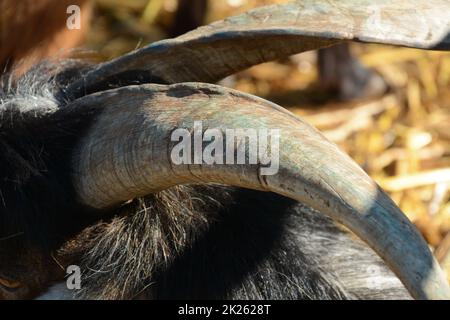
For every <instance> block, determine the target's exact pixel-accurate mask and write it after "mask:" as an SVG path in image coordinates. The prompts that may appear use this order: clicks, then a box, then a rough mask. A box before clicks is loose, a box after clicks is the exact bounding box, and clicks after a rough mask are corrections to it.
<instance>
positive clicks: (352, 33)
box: [67, 0, 450, 99]
mask: <svg viewBox="0 0 450 320" xmlns="http://www.w3.org/2000/svg"><path fill="white" fill-rule="evenodd" d="M449 12H450V8H449V4H448V1H447V0H429V1H421V2H420V4H418V3H417V2H414V1H412V2H408V1H403V0H386V1H377V2H376V3H373V2H371V1H368V0H359V1H355V0H319V1H316V0H313V1H312V0H311V1H310V0H302V1H295V2H292V3H287V4H280V5H272V6H267V7H261V8H258V9H255V10H252V11H249V12H247V13H245V14H243V15H240V16H235V17H232V18H229V19H226V20H223V21H220V22H216V23H213V24H211V25H208V26H205V27H201V28H199V29H197V30H194V31H192V32H189V33H187V34H185V35H183V36H180V37H178V38H175V39H169V40H163V41H160V42H156V43H154V44H151V45H149V46H147V47H145V48H142V49H140V50H137V51H134V52H131V53H129V54H127V55H125V56H122V57H120V58H117V59H115V60H112V61H110V62H106V63H103V64H100V65H99V66H98V67H96V68H95V69H94V70H92V71H91V72H89V73H87V74H86V76H85V77H84V78H83V79H82V80H80V81H78V82H75V83H74V84H73V85H71V86H70V87H69V88H68V89H67V94H68V95H69V96H70V97H71V98H72V99H74V98H77V97H80V96H82V95H85V94H89V93H92V92H95V91H97V90H98V88H102V89H103V88H105V85H107V84H108V83H111V82H112V83H114V82H120V81H121V79H122V78H124V77H126V75H127V74H128V76H130V75H132V74H133V75H134V76H135V77H136V75H137V74H139V77H141V79H142V78H143V79H146V81H144V82H157V81H153V80H152V79H154V80H156V79H158V81H160V82H164V83H167V84H171V83H179V82H190V81H198V82H210V83H214V82H216V81H218V80H220V79H222V78H224V77H226V76H228V75H230V74H233V73H236V72H237V71H240V70H243V69H245V68H248V67H251V66H253V65H256V64H259V63H262V62H266V61H270V60H275V59H278V58H283V57H286V56H289V55H291V54H295V53H300V52H304V51H308V50H313V49H319V48H322V47H326V46H329V45H332V44H335V43H338V42H340V41H343V40H354V41H361V42H373V43H385V44H395V45H402V46H408V47H414V48H422V49H442V50H450V18H449ZM102 83H103V85H102Z"/></svg>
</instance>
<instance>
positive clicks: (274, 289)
mask: <svg viewBox="0 0 450 320" xmlns="http://www.w3.org/2000/svg"><path fill="white" fill-rule="evenodd" d="M86 68H89V66H88V65H86V64H80V63H79V62H75V61H69V62H58V63H57V64H52V63H49V62H46V63H43V64H40V65H39V66H37V67H35V68H34V69H33V70H31V71H30V72H29V73H27V74H25V75H24V76H23V77H22V78H21V79H18V80H16V81H14V80H11V79H6V80H4V81H3V86H2V88H1V89H0V97H1V105H0V157H1V166H0V177H1V178H0V179H1V180H0V196H1V197H0V200H1V202H0V278H1V277H6V278H9V279H15V280H17V281H20V282H21V283H23V287H21V288H20V290H18V291H17V292H7V291H5V290H3V291H2V290H1V288H0V298H33V297H39V298H41V299H48V298H50V299H56V298H63V299H66V298H77V299H187V298H189V299H197V298H201V299H407V298H409V297H410V296H409V294H408V293H407V291H406V289H405V288H404V287H403V285H402V284H401V283H400V281H399V280H398V279H397V278H396V277H395V276H394V275H393V273H392V272H391V271H390V270H388V268H387V267H386V265H385V264H384V262H383V261H381V259H380V258H379V257H378V256H377V255H376V254H375V253H374V252H373V251H372V250H371V249H370V248H368V247H367V246H366V245H365V244H363V243H362V242H361V241H360V240H359V239H357V238H356V237H355V236H354V235H353V234H351V233H350V232H348V231H346V230H344V229H343V228H342V227H340V226H338V225H336V224H335V223H334V222H333V221H331V220H330V219H329V218H326V217H325V216H323V215H322V214H320V213H319V212H315V211H314V210H312V209H310V208H308V207H305V206H303V205H302V204H300V203H297V202H295V201H292V200H290V199H287V198H284V197H282V196H279V195H276V194H271V193H263V192H259V191H252V190H246V189H241V188H234V187H226V186H221V185H188V186H177V187H173V188H170V189H168V190H165V191H162V192H158V193H155V194H151V195H148V196H147V197H145V198H140V199H134V200H132V201H130V202H128V203H124V204H123V205H122V206H121V207H120V208H118V209H115V210H110V211H107V212H97V211H95V210H92V209H90V208H85V207H83V206H81V205H80V204H79V203H78V202H77V199H76V195H75V193H74V191H73V187H72V184H71V171H70V170H71V167H70V166H71V162H70V159H71V153H72V151H73V149H74V146H75V145H76V143H77V142H78V140H79V139H80V138H81V137H82V135H83V132H84V130H85V129H86V127H88V126H89V123H91V122H92V121H95V117H92V115H89V114H80V115H79V117H77V118H72V119H66V118H61V117H60V115H59V113H58V110H61V109H62V108H66V107H68V101H67V100H65V99H64V98H63V97H64V96H67V95H66V94H65V92H64V90H65V87H66V85H67V83H69V82H70V81H72V80H73V79H75V78H78V77H81V76H82V74H83V70H85V69H86ZM69 96H70V93H69ZM69 264H77V265H79V266H80V267H81V270H82V272H83V274H82V289H81V290H79V291H74V292H68V291H67V290H65V288H64V283H63V282H61V281H64V268H65V266H67V265H69ZM55 283H57V284H56V285H54V284H55ZM47 289H49V290H48V292H47V293H45V292H46V290H47Z"/></svg>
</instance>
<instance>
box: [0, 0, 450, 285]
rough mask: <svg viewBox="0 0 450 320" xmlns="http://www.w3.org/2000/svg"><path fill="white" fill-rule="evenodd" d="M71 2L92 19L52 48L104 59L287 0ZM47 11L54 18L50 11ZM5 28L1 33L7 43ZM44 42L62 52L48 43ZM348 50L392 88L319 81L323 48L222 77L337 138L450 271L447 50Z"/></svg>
mask: <svg viewBox="0 0 450 320" xmlns="http://www.w3.org/2000/svg"><path fill="white" fill-rule="evenodd" d="M5 1H6V2H7V1H8V0H4V2H5ZM43 2H51V1H50V0H49V1H46V0H44V1H43ZM63 2H64V1H63ZM69 2H71V3H79V4H80V6H81V7H82V15H84V14H86V16H88V18H87V17H83V26H82V29H81V32H79V33H78V34H76V35H75V36H74V33H73V32H72V34H71V35H72V38H71V37H70V35H68V34H67V30H65V31H58V32H64V33H65V34H66V35H65V36H60V38H61V39H62V42H61V43H58V45H56V46H54V47H57V48H58V50H61V49H60V48H65V47H67V48H71V47H74V46H75V43H76V45H77V46H81V47H82V48H84V49H87V51H83V53H82V54H81V53H80V55H83V56H88V57H89V58H91V59H93V60H95V61H104V60H109V59H112V58H114V57H117V56H119V55H122V54H124V53H126V52H129V51H131V50H134V49H137V48H140V47H143V46H145V45H147V44H149V43H151V42H154V41H157V40H161V39H164V38H168V37H174V36H177V35H179V34H182V33H184V32H186V31H188V30H190V29H192V28H195V27H196V26H198V25H201V24H206V23H209V22H212V21H215V20H219V19H223V18H225V17H228V16H231V15H236V14H238V13H241V12H244V11H246V10H249V9H251V8H254V7H257V6H262V5H267V4H273V3H282V2H287V1H286V0H284V1H283V0H220V1H219V0H209V1H208V0H189V1H185V0H127V1H120V0H93V1H89V0H85V1H83V0H80V1H69ZM5 12H7V11H4V13H3V14H2V17H3V19H2V20H3V22H5V21H6V20H5V19H6V18H5V16H6V17H7V14H6V13H5ZM45 19H50V20H51V19H52V18H51V16H49V15H48V13H47V17H46V18H45ZM37 21H39V20H37ZM0 22H1V21H0ZM39 23H41V24H42V23H45V21H42V20H40V22H39ZM0 25H1V23H0ZM3 25H4V24H3ZM22 35H24V34H22ZM6 36H7V35H5V32H3V33H2V37H3V44H5V43H7V42H5V41H8V40H5V39H6V38H5V37H6ZM32 36H33V37H36V35H35V34H32ZM24 37H25V36H24ZM70 39H71V40H70ZM69 40H70V41H69ZM8 43H9V42H8ZM41 47H43V48H45V49H46V50H47V51H48V52H47V54H49V55H52V54H56V51H55V50H53V51H51V50H50V49H49V48H51V46H49V45H46V46H41ZM2 50H3V49H2ZM40 50H41V51H42V50H43V49H42V48H41V49H40ZM3 51H4V50H3ZM22 51H23V50H22ZM350 52H351V53H352V54H353V55H354V57H355V58H357V59H358V61H359V63H360V64H361V65H362V66H364V67H366V68H367V69H371V70H373V72H374V75H377V76H381V78H382V79H383V80H384V83H385V85H386V86H385V89H383V90H378V91H377V90H376V91H375V92H373V93H372V94H362V95H359V96H357V97H353V98H346V99H343V97H342V96H339V94H336V92H333V90H328V89H329V88H328V89H327V88H324V86H323V84H321V83H320V81H319V70H318V55H317V53H316V52H306V53H303V54H299V55H296V56H292V57H290V58H288V59H286V60H283V61H277V62H271V63H266V64H263V65H259V66H256V67H253V68H251V69H249V70H245V71H243V72H241V73H239V74H236V75H234V76H232V77H229V78H227V79H224V80H223V81H222V82H221V84H222V85H225V86H229V87H232V88H235V89H237V90H241V91H244V92H248V93H251V94H255V95H258V96H261V97H263V98H266V99H269V100H271V101H273V102H275V103H278V104H280V105H282V106H284V107H286V108H288V109H289V110H290V111H292V112H293V113H295V114H297V115H300V116H302V117H304V118H305V119H306V120H307V121H308V122H309V123H311V124H313V125H314V126H316V127H317V128H318V129H320V130H321V131H322V132H323V133H324V134H325V135H326V136H327V137H328V138H329V139H330V140H332V141H334V142H335V143H337V144H338V145H339V146H340V148H342V149H343V150H344V151H345V152H347V153H348V154H349V155H350V156H351V157H352V158H353V159H354V160H355V161H356V162H357V163H359V164H360V165H361V166H362V167H363V168H364V169H365V170H366V171H367V172H368V173H369V174H370V175H371V176H372V177H373V178H374V179H375V180H376V181H377V182H378V183H379V184H380V185H381V186H382V187H383V188H384V189H385V190H386V191H387V192H388V193H389V194H390V196H391V197H392V199H393V200H394V201H395V202H396V203H397V204H398V205H399V206H400V208H401V209H402V210H403V212H404V213H405V214H406V215H407V216H408V217H409V218H410V219H411V220H412V221H413V222H414V223H415V224H416V225H417V227H418V228H419V229H420V231H421V232H422V233H423V235H424V236H425V238H426V239H427V241H428V242H429V244H430V246H431V247H432V249H433V250H434V252H435V254H436V256H437V258H438V259H439V261H440V262H441V263H442V264H443V265H444V267H445V268H446V269H447V272H448V275H449V280H450V53H445V52H435V51H434V52H432V51H428V52H426V51H419V50H413V49H406V48H398V47H389V46H381V45H362V44H351V45H350ZM231 54H232V53H231ZM30 56H31V55H30ZM22 58H23V57H21V56H17V57H16V58H15V60H19V59H22ZM13 60H14V59H13V58H10V59H9V60H8V61H9V62H8V65H13ZM4 68H7V66H6V67H4Z"/></svg>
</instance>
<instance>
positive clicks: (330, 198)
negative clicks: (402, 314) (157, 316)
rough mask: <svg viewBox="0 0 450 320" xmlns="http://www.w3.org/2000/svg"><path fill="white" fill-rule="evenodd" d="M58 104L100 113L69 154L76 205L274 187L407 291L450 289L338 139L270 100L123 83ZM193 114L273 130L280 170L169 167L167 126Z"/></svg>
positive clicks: (426, 295)
mask: <svg viewBox="0 0 450 320" xmlns="http://www.w3.org/2000/svg"><path fill="white" fill-rule="evenodd" d="M64 109H65V110H71V111H66V112H75V113H76V112H78V111H79V110H84V111H86V110H92V109H94V110H99V111H100V112H98V113H95V114H96V119H95V121H93V124H92V127H91V128H90V129H89V130H88V132H87V133H86V135H85V136H84V137H83V139H82V140H81V142H80V145H79V147H78V148H77V151H76V152H75V154H74V158H73V161H74V162H73V166H74V167H73V168H74V175H73V177H74V185H75V190H76V192H77V194H78V195H79V199H80V201H81V202H82V203H83V204H86V205H88V206H91V207H94V208H98V209H102V208H105V209H106V208H111V207H114V206H117V205H120V203H122V202H123V201H126V200H129V199H132V198H134V197H138V196H144V195H147V194H150V193H152V192H157V191H160V190H163V189H165V188H169V187H171V186H174V185H178V184H186V183H209V182H211V183H222V184H227V185H234V186H240V187H245V188H251V189H256V190H263V191H271V192H275V193H278V194H281V195H284V196H286V197H290V198H292V199H295V200H297V201H301V202H302V203H305V204H307V205H309V206H311V207H312V208H314V209H316V210H319V211H320V212H322V213H324V214H327V215H328V216H330V217H331V218H333V219H334V220H335V221H338V222H340V223H342V224H343V225H345V226H346V227H348V228H349V229H351V230H352V231H353V232H355V233H356V234H357V235H358V236H359V237H361V238H362V239H363V240H364V241H366V242H367V243H368V244H369V245H370V246H371V247H372V248H373V249H374V250H375V251H376V252H377V253H378V254H379V255H380V256H381V257H382V258H383V259H384V260H385V261H386V262H387V264H388V265H389V266H390V267H391V268H392V270H393V271H394V272H395V273H396V274H397V276H398V277H399V278H400V279H401V280H402V281H403V283H404V285H405V287H406V288H407V289H408V290H409V291H410V293H411V294H412V296H413V297H415V298H419V299H444V298H447V299H448V298H449V297H450V289H449V286H448V284H447V282H446V279H445V276H444V275H443V273H442V270H441V269H440V267H439V265H438V263H437V262H436V261H435V259H434V258H433V255H432V253H431V252H430V251H429V249H428V247H427V244H426V243H425V241H424V240H423V238H422V237H421V235H420V234H419V233H418V231H417V230H416V229H415V227H414V226H413V225H412V224H411V222H410V221H409V220H408V219H407V218H406V217H405V216H404V215H403V213H402V212H401V211H400V209H399V208H398V207H397V206H396V205H395V204H394V203H393V202H392V200H391V199H390V198H389V196H387V195H386V193H384V192H383V191H382V190H381V189H380V188H379V187H378V186H377V184H376V183H375V182H374V181H373V180H372V179H371V178H369V176H367V174H366V173H365V172H364V171H363V170H362V169H361V168H360V167H359V166H358V165H357V164H355V163H354V162H353V161H352V160H351V159H350V158H349V157H348V156H347V155H345V154H344V153H342V152H341V151H340V150H339V149H338V148H337V146H336V145H334V144H332V143H331V142H329V141H328V140H326V138H324V137H323V136H322V135H321V134H320V133H319V132H318V131H317V130H316V129H314V128H313V127H311V126H310V125H308V124H307V123H305V122H304V121H302V120H301V119H300V118H298V117H296V116H294V115H293V114H291V113H290V112H288V111H286V110H284V109H283V108H281V107H279V106H277V105H274V104H272V103H270V102H268V101H265V100H263V99H260V98H257V97H253V96H250V95H247V94H243V93H240V92H237V91H234V90H231V89H225V88H222V87H220V86H216V85H211V84H200V83H183V84H176V85H171V86H165V85H141V86H129V87H123V88H119V89H114V90H110V91H105V92H102V93H96V94H92V95H89V96H85V97H83V98H80V99H77V100H76V101H74V102H72V103H71V106H69V107H68V108H64ZM93 112H95V111H93ZM194 121H202V123H203V126H204V127H205V128H218V129H219V130H221V132H225V130H226V129H233V128H253V129H259V128H260V129H264V128H266V129H267V128H269V129H279V130H280V137H279V171H278V173H277V174H275V175H262V165H258V164H255V165H251V164H235V165H231V164H230V165H220V164H209V165H207V164H191V165H188V164H181V165H175V164H174V163H173V162H172V161H171V150H173V146H174V145H175V142H173V141H171V134H172V132H173V131H174V130H175V129H177V128H192V126H193V123H194ZM233 148H234V147H233ZM270 148H276V146H275V145H274V144H273V145H271V146H270ZM233 150H234V149H233ZM273 150H275V149H273ZM249 154H250V152H249V153H248V154H247V157H250V155H249ZM200 163H201V162H200Z"/></svg>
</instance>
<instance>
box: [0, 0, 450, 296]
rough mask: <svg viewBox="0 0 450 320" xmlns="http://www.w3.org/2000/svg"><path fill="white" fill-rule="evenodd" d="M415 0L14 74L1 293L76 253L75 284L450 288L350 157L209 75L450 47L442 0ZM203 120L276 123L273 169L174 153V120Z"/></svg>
mask: <svg viewBox="0 0 450 320" xmlns="http://www.w3.org/2000/svg"><path fill="white" fill-rule="evenodd" d="M415 6H416V4H414V5H409V4H407V3H404V2H402V1H400V0H394V1H389V2H386V3H383V4H377V5H376V8H377V10H381V11H383V12H391V13H392V12H395V11H396V10H397V9H399V8H401V9H402V12H403V13H404V14H403V15H402V16H401V17H398V16H397V15H396V14H388V15H386V17H387V18H386V19H387V20H386V21H383V20H382V21H378V22H379V25H377V28H374V27H373V26H367V25H365V22H366V21H372V20H371V16H372V13H373V12H372V11H373V9H374V8H373V7H372V8H368V7H367V6H366V5H365V1H360V2H358V5H355V1H350V0H349V1H339V3H337V2H336V3H334V2H333V1H323V2H321V1H314V2H312V1H295V2H292V3H288V4H284V5H275V6H268V7H262V8H258V9H255V10H252V11H250V12H248V13H246V14H244V15H240V16H236V17H233V18H229V19H226V20H224V21H221V22H216V23H214V24H211V25H209V26H206V27H202V28H199V29H197V30H194V31H192V32H190V33H187V34H185V35H182V36H180V37H178V38H176V39H171V40H164V41H160V42H157V43H154V44H151V45H149V46H147V47H145V48H143V49H140V50H137V51H134V52H132V53H129V54H127V55H125V56H123V57H120V58H118V59H115V60H112V61H110V62H106V63H103V64H99V65H89V64H87V63H83V62H77V61H60V62H43V63H41V64H38V65H37V66H35V67H34V68H33V69H32V70H30V71H29V72H28V73H26V74H25V75H23V76H22V77H21V78H20V79H18V80H17V81H14V83H11V82H10V81H9V80H8V79H6V80H4V83H3V86H2V91H1V106H0V114H1V121H0V128H1V130H0V157H1V164H2V165H1V169H0V170H1V177H2V178H1V180H0V196H1V197H0V199H1V205H0V257H1V259H0V261H1V262H0V298H6V299H18V298H33V297H39V296H40V295H41V294H42V293H44V292H45V290H46V288H48V287H49V286H51V285H52V284H54V283H58V282H61V281H62V280H63V278H64V270H65V267H66V266H68V265H70V264H76V265H79V266H80V267H81V269H82V270H83V286H82V289H81V290H80V291H77V292H75V293H74V294H73V296H74V297H75V298H81V299H138V298H147V299H163V298H216V299H225V298H226V299H353V298H361V299H375V298H380V299H388V298H397V299H399V298H401V299H403V298H405V299H406V298H410V297H413V298H419V299H446V298H447V299H448V298H449V297H450V289H449V286H448V284H447V282H446V279H445V276H444V275H443V273H442V270H441V269H440V267H439V265H438V263H437V262H436V261H435V259H434V257H433V255H432V253H431V252H430V251H429V249H428V247H427V244H426V242H425V241H424V240H423V238H422V237H421V235H420V234H419V233H418V231H417V230H416V229H415V227H414V226H413V225H412V224H411V222H410V221H409V220H408V219H407V218H406V217H405V216H404V215H403V213H402V212H401V211H400V209H399V208H398V207H397V206H396V205H395V204H394V203H393V201H392V200H391V199H390V198H389V197H388V196H387V195H386V193H384V192H383V191H382V190H381V189H380V188H379V187H378V186H377V185H376V183H375V182H374V181H373V180H372V179H371V178H369V177H368V176H367V175H366V174H365V173H364V172H363V170H362V169H361V168H359V167H358V166H357V165H356V164H355V163H354V162H353V161H352V160H351V159H350V158H349V157H348V156H346V155H345V154H344V153H342V152H341V151H340V150H339V149H338V148H337V147H336V146H335V145H334V144H332V143H330V142H329V141H327V140H326V139H325V138H324V137H323V136H322V135H321V134H320V133H319V132H318V131H316V130H315V129H314V128H312V127H311V126H309V125H308V124H307V123H305V122H304V121H302V120H301V119H300V118H298V117H296V116H294V115H293V114H291V113H289V112H288V111H286V110H284V109H282V108H281V107H279V106H276V105H274V104H272V103H270V102H268V101H265V100H262V99H260V98H257V97H254V96H251V95H247V94H243V93H240V92H237V91H234V90H231V89H227V88H224V87H221V86H218V85H213V84H207V83H205V82H210V83H213V82H216V81H218V80H220V79H221V78H223V77H225V76H227V75H229V74H232V73H235V72H237V71H239V70H242V69H244V68H246V67H249V66H251V65H255V64H258V63H261V62H265V61H269V60H273V59H277V58H282V57H286V56H288V55H290V54H294V53H299V52H303V51H306V50H312V49H317V48H321V47H325V46H329V45H333V44H337V43H340V42H342V41H346V40H358V41H366V42H379V43H391V44H396V45H404V46H410V47H417V48H422V49H443V50H448V49H450V36H449V34H448V31H449V30H450V25H449V19H448V16H447V15H446V12H448V10H446V9H447V6H448V5H447V4H446V3H445V1H443V0H434V1H429V2H427V4H422V6H423V8H421V9H422V10H420V13H418V11H417V9H416V7H415ZM336 7H339V8H340V10H339V11H338V12H335V8H336ZM331 13H333V14H334V19H332V20H330V19H329V17H330V14H331ZM397 19H401V23H400V20H397ZM405 21H406V22H408V24H414V25H415V27H416V28H415V30H416V29H417V28H419V30H420V28H421V27H423V28H427V30H429V32H428V33H427V34H426V36H423V37H421V35H420V34H419V35H418V34H417V33H416V32H413V31H411V29H410V28H408V24H407V23H405ZM394 26H395V33H393V32H386V28H388V27H389V28H393V27H394ZM330 30H331V31H332V32H331V31H330ZM349 30H351V32H349ZM231 49H232V50H233V52H231V51H230V50H231ZM195 121H202V123H203V124H205V128H206V127H208V128H216V129H217V130H218V131H219V132H225V131H226V129H229V128H240V127H246V128H251V129H260V130H269V129H277V130H279V132H280V135H279V146H278V147H277V146H276V145H275V144H273V143H270V144H269V146H268V149H270V150H271V151H274V150H275V149H279V160H280V162H279V170H278V173H277V174H275V175H263V174H262V169H264V165H265V164H263V163H262V162H259V163H256V164H246V163H243V164H242V163H241V164H233V165H220V164H218V163H213V164H206V163H196V164H188V163H184V164H175V163H173V161H172V159H171V152H170V151H171V150H173V147H174V141H172V139H171V133H172V132H174V130H176V129H177V128H187V131H188V132H189V131H193V129H192V125H193V123H194V122H195ZM271 141H272V140H271ZM232 148H233V150H234V149H236V150H237V149H238V146H236V145H234V143H233V144H232ZM251 156H252V154H251V152H250V151H249V150H246V153H245V159H249V158H250V157H251ZM352 232H353V233H354V234H353V233H352ZM355 235H356V236H358V237H360V238H361V239H362V240H363V241H364V242H365V243H363V242H361V241H359V240H358V239H357V238H356V237H355ZM372 249H373V250H372ZM377 254H378V256H377ZM58 288H61V284H60V285H59V286H58V287H55V290H57V289H58ZM40 297H41V298H45V297H49V296H46V295H43V296H40ZM52 297H54V296H52Z"/></svg>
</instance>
